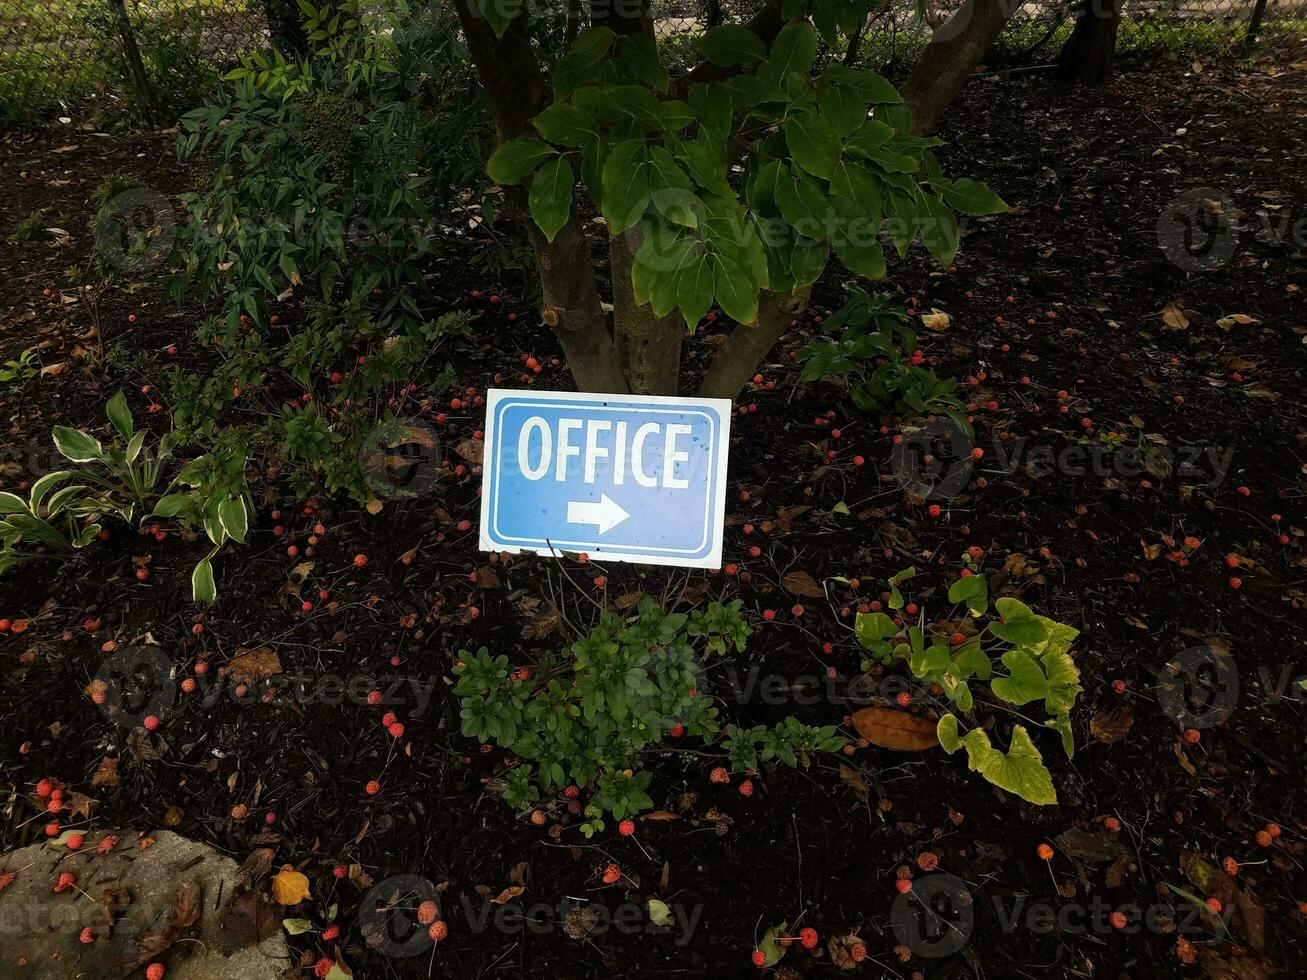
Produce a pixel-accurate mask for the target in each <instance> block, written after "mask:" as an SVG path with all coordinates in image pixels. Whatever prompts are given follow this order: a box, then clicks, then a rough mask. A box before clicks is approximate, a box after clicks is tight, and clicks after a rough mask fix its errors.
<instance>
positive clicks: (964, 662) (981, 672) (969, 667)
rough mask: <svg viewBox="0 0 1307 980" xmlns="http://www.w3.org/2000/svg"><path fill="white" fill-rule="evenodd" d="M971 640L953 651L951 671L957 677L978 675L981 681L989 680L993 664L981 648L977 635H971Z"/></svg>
mask: <svg viewBox="0 0 1307 980" xmlns="http://www.w3.org/2000/svg"><path fill="white" fill-rule="evenodd" d="M973 640H974V641H975V642H967V643H965V644H963V645H962V646H961V647H960V648H958V650H956V651H955V655H954V657H953V672H954V673H956V674H957V675H958V676H959V677H979V678H980V679H981V680H982V681H985V680H989V677H990V675H991V674H992V673H993V671H994V665H993V664H992V663H990V660H989V657H987V656H985V651H984V650H983V649H981V646H980V642H979V637H973Z"/></svg>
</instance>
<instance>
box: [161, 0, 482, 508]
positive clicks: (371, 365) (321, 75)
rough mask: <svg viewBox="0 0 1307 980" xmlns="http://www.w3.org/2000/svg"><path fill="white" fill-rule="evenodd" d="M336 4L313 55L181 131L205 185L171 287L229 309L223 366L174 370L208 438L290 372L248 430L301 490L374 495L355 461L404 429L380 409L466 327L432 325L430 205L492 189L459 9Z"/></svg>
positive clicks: (186, 409)
mask: <svg viewBox="0 0 1307 980" xmlns="http://www.w3.org/2000/svg"><path fill="white" fill-rule="evenodd" d="M331 11H332V12H334V13H338V14H339V16H332V17H331V18H329V19H328V18H327V17H326V10H325V8H324V11H320V12H317V13H316V14H315V17H314V18H311V19H310V21H309V23H308V27H309V28H310V30H311V38H312V39H313V40H314V41H315V44H316V47H315V53H314V55H313V56H312V57H310V58H308V59H306V60H305V59H299V58H296V59H294V60H287V59H286V58H285V57H283V56H282V55H281V54H280V53H278V52H272V53H270V54H262V53H255V54H251V55H249V56H247V57H246V58H245V60H244V62H243V64H242V66H241V67H240V68H237V69H235V70H234V71H232V72H230V73H229V74H228V76H227V79H228V82H229V84H228V85H227V86H226V87H225V88H224V89H223V90H222V91H221V92H220V93H219V94H218V95H216V96H215V97H214V98H213V99H212V100H211V101H210V102H209V103H208V104H207V105H205V106H203V107H202V108H200V109H197V110H195V111H194V112H191V113H189V114H187V115H186V116H185V117H184V118H183V120H182V134H181V136H180V137H179V152H180V154H181V156H182V158H183V159H188V160H192V161H195V162H197V163H200V164H203V165H204V166H206V167H207V168H208V174H207V177H206V178H205V179H204V183H203V185H202V186H201V187H200V188H199V189H198V190H197V191H196V192H195V193H192V194H187V195H185V196H184V197H183V203H184V205H185V208H186V211H187V213H188V216H189V221H188V223H187V224H186V226H185V227H184V228H183V229H181V230H180V233H179V236H178V239H179V245H180V250H179V256H180V275H179V277H178V279H177V281H176V288H177V290H178V291H179V293H180V292H181V291H184V290H185V289H187V288H191V289H194V290H196V291H198V292H199V293H200V294H201V295H203V296H205V297H209V298H213V299H216V300H217V301H218V302H219V303H220V304H221V312H220V314H219V315H218V316H217V317H215V318H213V319H212V320H210V321H208V322H206V323H205V324H204V325H203V326H202V328H201V330H200V340H201V341H202V342H203V343H205V344H208V345H211V346H212V347H214V348H216V350H217V351H218V352H219V353H220V354H221V355H222V365H221V367H220V368H218V369H216V370H215V371H214V372H212V373H211V374H209V375H197V374H194V373H185V372H180V371H179V372H175V373H174V375H173V376H172V379H171V381H172V385H173V391H172V397H173V402H174V424H175V425H176V427H177V429H178V431H179V433H180V434H181V435H182V436H183V437H185V438H188V439H208V438H211V437H213V436H214V434H215V433H216V432H218V431H219V430H220V428H221V427H222V426H223V425H224V424H226V423H228V422H230V421H231V416H232V413H233V412H234V411H235V410H236V409H237V408H238V407H243V405H245V404H248V403H249V401H250V399H248V398H247V399H246V401H245V402H244V403H242V405H241V406H238V405H237V404H236V403H237V402H238V400H239V399H241V397H242V396H243V395H248V394H249V393H250V392H252V391H254V390H256V389H259V388H262V387H265V386H270V385H273V384H275V383H277V382H278V381H279V380H280V381H283V382H284V380H285V379H289V380H290V381H292V382H293V383H294V385H295V386H296V387H297V388H298V391H297V392H296V398H297V404H296V405H295V406H294V407H293V408H286V409H284V410H282V411H280V412H274V413H272V414H271V416H270V417H269V418H268V419H267V420H266V422H265V423H263V424H259V425H250V427H249V429H248V431H247V433H246V436H247V439H248V441H249V442H250V444H251V446H252V447H254V448H255V449H256V450H257V451H266V452H269V453H271V454H273V455H281V456H283V457H284V458H285V459H286V460H287V461H289V462H290V463H291V464H292V466H293V467H294V470H295V473H294V475H295V477H296V480H297V484H298V485H299V486H300V487H301V488H307V487H309V486H311V485H313V484H314V483H317V482H325V483H326V484H327V486H328V489H330V490H333V491H334V490H340V489H345V490H349V491H351V492H353V493H354V494H355V495H356V496H358V497H360V498H364V497H366V496H367V494H366V489H365V487H364V482H363V479H362V476H361V474H360V472H359V466H358V461H357V458H356V457H357V453H356V452H355V450H356V449H357V448H358V444H359V443H361V442H362V441H363V440H364V439H366V438H367V435H368V433H369V432H370V431H371V430H372V429H373V428H374V427H375V426H376V425H378V423H379V422H380V423H382V424H385V423H386V422H387V421H388V420H391V421H393V413H391V412H389V411H387V410H379V407H378V404H377V403H378V402H380V403H383V404H385V405H387V409H389V408H391V407H393V406H391V404H390V402H391V399H392V398H394V396H396V395H397V394H399V393H400V392H401V390H404V389H407V387H408V385H409V384H410V383H412V381H413V380H414V378H415V376H416V375H417V373H418V372H419V371H420V370H421V369H422V368H423V367H424V366H425V365H426V363H427V362H428V360H429V359H430V357H431V355H432V347H433V346H434V345H435V344H436V343H437V342H438V341H439V340H440V339H441V338H442V337H445V336H448V335H450V334H452V333H465V332H466V328H467V320H466V317H461V316H459V315H451V316H449V317H444V318H433V317H429V316H428V315H426V313H424V311H423V308H422V306H420V305H419V304H420V301H422V300H424V299H425V298H426V291H427V286H426V279H425V276H424V273H423V266H422V262H423V259H424V257H426V256H428V255H430V253H431V252H432V250H433V248H434V244H433V243H434V234H435V231H436V226H435V211H434V209H436V208H439V207H440V206H442V205H443V204H444V203H446V202H448V201H449V200H450V198H451V196H452V194H453V193H454V190H455V189H456V188H458V187H462V186H465V185H467V184H471V183H475V182H476V180H477V177H476V173H477V170H478V169H479V161H480V159H481V156H482V150H481V141H482V139H483V137H484V136H485V134H486V131H487V122H486V117H485V114H484V110H483V107H482V105H481V102H480V98H479V96H478V95H477V92H476V89H475V85H474V81H473V77H472V75H471V74H470V72H469V69H468V65H467V62H466V58H465V55H464V52H463V49H462V47H461V44H460V42H459V40H458V37H457V35H456V33H455V32H454V31H452V30H451V29H450V21H449V19H448V15H447V14H444V13H442V12H440V11H439V9H437V8H432V9H431V10H423V11H421V12H419V13H417V14H414V15H412V16H411V17H406V18H401V17H399V16H397V15H395V14H394V13H393V12H391V11H388V10H384V9H381V10H377V11H373V10H372V8H369V12H368V13H366V14H365V13H363V12H362V7H361V5H358V4H354V3H347V4H343V5H334V6H332V7H331ZM329 375H335V376H337V377H336V378H335V380H333V381H332V382H331V383H330V384H327V383H326V382H327V379H328V376H329ZM447 381H448V377H446V378H445V382H447ZM300 392H309V393H312V395H313V396H314V397H313V398H311V399H306V401H307V402H308V404H307V405H304V406H300V405H299V404H298V396H299V393H300ZM379 416H380V417H379ZM328 451H330V453H332V454H334V455H335V456H337V457H338V459H336V460H334V461H331V460H327V459H326V458H325V454H327V453H328Z"/></svg>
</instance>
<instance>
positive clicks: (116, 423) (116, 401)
mask: <svg viewBox="0 0 1307 980" xmlns="http://www.w3.org/2000/svg"><path fill="white" fill-rule="evenodd" d="M104 411H105V414H106V415H108V416H109V421H110V422H112V423H113V427H114V428H115V429H117V430H118V434H119V435H120V436H122V437H123V438H124V439H130V438H131V437H132V410H131V409H130V408H128V407H127V396H126V395H124V394H123V393H122V392H121V391H117V392H115V393H114V396H113V397H112V398H110V399H109V402H108V404H106V405H105V406H104Z"/></svg>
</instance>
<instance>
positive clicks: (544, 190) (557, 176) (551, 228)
mask: <svg viewBox="0 0 1307 980" xmlns="http://www.w3.org/2000/svg"><path fill="white" fill-rule="evenodd" d="M575 184H576V175H575V174H573V173H572V165H571V163H569V162H568V161H567V158H566V157H555V158H554V159H553V160H550V161H549V162H548V163H546V164H545V165H544V166H543V167H541V168H540V170H539V171H537V172H536V175H535V176H534V177H532V178H531V192H530V194H529V195H528V198H527V203H528V205H529V206H530V209H531V217H532V218H533V219H534V220H535V223H536V225H537V226H538V227H539V228H540V230H541V231H542V232H544V234H545V238H547V239H548V240H549V241H551V242H552V241H553V240H554V236H555V235H557V234H558V232H559V231H560V230H561V229H562V227H563V226H564V225H566V224H567V219H568V217H569V216H570V215H571V213H572V188H573V187H574V186H575Z"/></svg>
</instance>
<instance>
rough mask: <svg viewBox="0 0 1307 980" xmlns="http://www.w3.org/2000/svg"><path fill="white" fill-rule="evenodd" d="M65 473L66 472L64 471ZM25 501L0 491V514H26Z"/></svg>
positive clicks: (5, 491)
mask: <svg viewBox="0 0 1307 980" xmlns="http://www.w3.org/2000/svg"><path fill="white" fill-rule="evenodd" d="M64 472H66V471H64ZM26 513H27V501H26V500H24V499H23V498H22V497H20V496H18V495H17V494H13V493H10V492H9V491H8V490H0V514H26Z"/></svg>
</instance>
